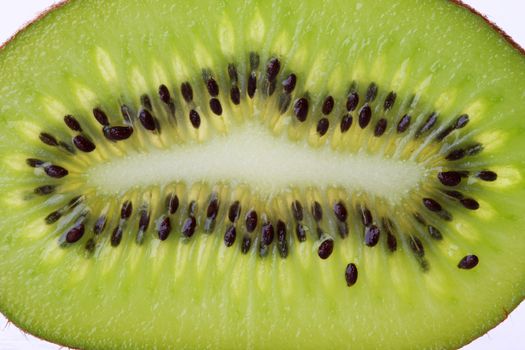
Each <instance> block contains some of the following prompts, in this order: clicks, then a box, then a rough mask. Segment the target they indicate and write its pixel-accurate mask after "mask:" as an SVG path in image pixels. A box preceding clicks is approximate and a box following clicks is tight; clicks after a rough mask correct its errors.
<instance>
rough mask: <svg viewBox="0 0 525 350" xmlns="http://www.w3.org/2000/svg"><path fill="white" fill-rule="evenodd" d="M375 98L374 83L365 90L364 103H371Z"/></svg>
mask: <svg viewBox="0 0 525 350" xmlns="http://www.w3.org/2000/svg"><path fill="white" fill-rule="evenodd" d="M376 96H377V85H376V84H375V83H370V85H369V86H368V89H367V90H366V98H365V100H366V102H373V101H374V100H375V99H376Z"/></svg>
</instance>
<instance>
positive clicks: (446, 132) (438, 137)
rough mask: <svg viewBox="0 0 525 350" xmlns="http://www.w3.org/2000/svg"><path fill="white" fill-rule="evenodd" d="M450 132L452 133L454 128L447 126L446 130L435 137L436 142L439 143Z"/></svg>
mask: <svg viewBox="0 0 525 350" xmlns="http://www.w3.org/2000/svg"><path fill="white" fill-rule="evenodd" d="M452 131H454V127H453V126H448V127H447V128H446V129H444V130H443V131H441V132H440V133H439V134H438V136H437V137H436V139H437V140H438V141H441V140H443V139H444V138H445V137H447V136H448V135H449V134H450V133H451V132H452Z"/></svg>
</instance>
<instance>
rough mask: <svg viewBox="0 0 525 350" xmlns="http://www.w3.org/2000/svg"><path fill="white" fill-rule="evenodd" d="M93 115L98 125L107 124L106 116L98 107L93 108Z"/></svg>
mask: <svg viewBox="0 0 525 350" xmlns="http://www.w3.org/2000/svg"><path fill="white" fill-rule="evenodd" d="M93 116H94V117H95V119H96V120H97V122H98V123H99V124H100V125H102V126H109V121H108V116H107V115H106V113H104V111H103V110H101V109H100V108H95V109H93Z"/></svg>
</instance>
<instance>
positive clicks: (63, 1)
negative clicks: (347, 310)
mask: <svg viewBox="0 0 525 350" xmlns="http://www.w3.org/2000/svg"><path fill="white" fill-rule="evenodd" d="M72 1H75V0H61V1H59V2H57V3H56V4H53V5H51V6H50V7H48V8H47V9H46V10H44V11H43V12H42V13H40V14H39V15H38V16H37V17H35V18H34V19H33V20H30V21H28V22H27V23H26V24H25V25H23V26H22V27H21V28H20V29H19V30H18V31H17V32H16V33H15V34H13V35H12V36H11V37H10V38H9V39H7V40H6V41H5V42H3V43H2V44H1V45H0V52H1V51H2V50H4V48H5V47H6V46H7V45H9V44H10V43H11V42H12V41H14V40H16V38H17V37H18V36H19V35H20V34H22V33H23V32H24V31H25V30H27V29H29V28H30V27H31V25H32V24H33V23H35V22H37V21H39V20H40V19H42V18H44V17H46V16H47V15H48V14H49V13H51V12H53V11H55V10H58V9H60V8H62V7H64V6H65V5H66V4H68V3H69V2H72ZM447 1H449V2H451V3H452V4H454V5H456V6H459V7H462V8H464V9H466V10H468V11H469V12H470V13H472V14H474V15H475V16H478V17H480V18H481V19H482V20H483V21H484V22H485V23H486V24H488V25H489V27H490V28H492V30H494V31H495V32H496V33H497V34H499V35H500V36H501V37H502V38H503V39H504V40H505V41H507V42H508V43H509V44H510V45H511V46H512V47H513V48H514V49H515V50H516V51H518V52H519V53H520V54H521V55H524V56H525V49H524V48H523V47H521V46H520V45H519V44H518V43H517V42H516V41H515V40H514V39H513V38H512V37H511V36H510V35H509V34H507V33H506V32H505V31H504V30H503V29H501V28H500V27H499V26H498V25H497V24H495V23H494V22H492V21H491V20H490V19H489V18H488V17H487V16H485V15H483V14H482V13H480V12H479V11H477V10H476V9H474V8H473V7H472V6H470V5H468V4H465V3H463V2H462V1H461V0H447ZM523 300H525V298H524V299H522V300H521V301H519V298H518V300H517V301H516V303H515V305H513V307H512V309H513V310H514V309H515V308H517V307H518V305H520V304H521V302H522V301H523ZM2 309H3V308H2ZM503 311H504V317H503V318H502V319H501V320H500V322H499V323H498V324H496V325H495V326H493V327H492V328H491V329H493V328H496V327H497V326H498V325H499V324H501V323H503V321H505V320H506V319H507V318H508V315H509V313H510V312H509V311H507V310H503ZM1 313H2V314H3V315H4V316H5V317H6V319H7V320H8V323H12V324H14V325H15V326H16V327H17V328H19V329H20V330H21V331H22V332H24V333H26V334H30V335H32V336H34V337H36V338H38V339H40V340H42V341H47V342H53V340H50V339H49V338H48V339H45V338H43V337H40V336H39V335H38V334H35V333H29V332H28V331H27V330H26V329H25V328H24V327H23V326H22V325H21V324H20V323H19V322H17V321H14V319H15V318H14V317H13V318H10V317H8V315H6V313H5V312H4V311H1ZM491 329H489V330H487V331H486V332H483V333H481V332H480V333H479V334H478V335H476V336H474V337H473V338H472V339H471V340H470V342H468V343H466V344H465V345H467V344H470V343H471V342H473V341H474V340H476V339H478V338H479V337H481V336H482V335H484V334H487V333H488V331H490V330H491ZM54 341H58V340H54ZM54 344H56V345H61V346H63V345H62V344H60V343H58V342H56V343H54Z"/></svg>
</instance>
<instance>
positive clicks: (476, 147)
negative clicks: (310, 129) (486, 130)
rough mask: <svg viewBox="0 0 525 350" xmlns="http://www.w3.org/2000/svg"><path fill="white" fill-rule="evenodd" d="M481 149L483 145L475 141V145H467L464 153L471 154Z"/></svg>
mask: <svg viewBox="0 0 525 350" xmlns="http://www.w3.org/2000/svg"><path fill="white" fill-rule="evenodd" d="M482 150H483V145H482V144H480V143H477V144H475V145H472V146H469V147H468V148H467V149H466V150H465V155H467V156H473V155H475V154H478V153H479V152H481V151H482Z"/></svg>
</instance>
